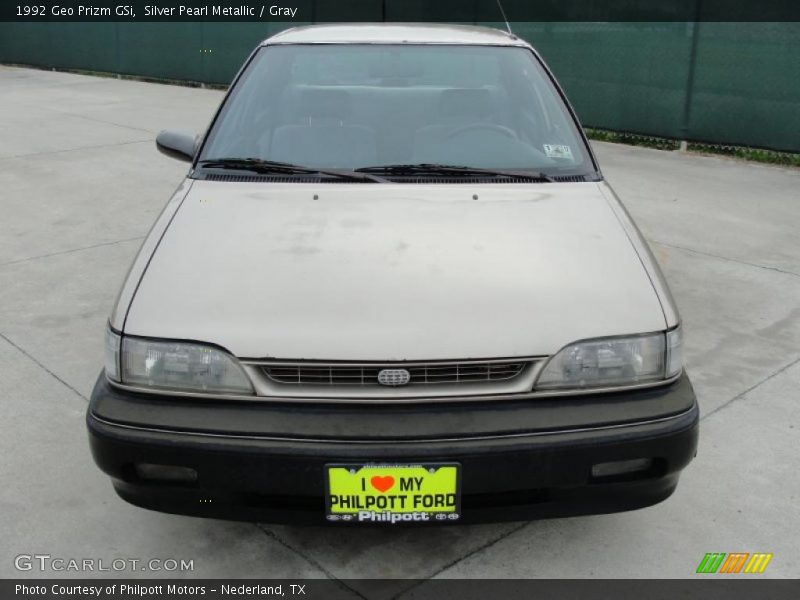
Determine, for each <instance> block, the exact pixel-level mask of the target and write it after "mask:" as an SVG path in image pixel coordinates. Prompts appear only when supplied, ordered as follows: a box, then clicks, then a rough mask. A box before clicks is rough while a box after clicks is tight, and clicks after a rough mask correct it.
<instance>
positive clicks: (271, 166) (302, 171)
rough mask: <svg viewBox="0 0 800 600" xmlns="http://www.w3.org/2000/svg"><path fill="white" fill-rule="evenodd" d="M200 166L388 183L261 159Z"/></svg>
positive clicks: (353, 173)
mask: <svg viewBox="0 0 800 600" xmlns="http://www.w3.org/2000/svg"><path fill="white" fill-rule="evenodd" d="M198 164H199V165H200V166H201V167H205V168H210V169H236V170H241V171H252V172H254V173H282V174H284V175H325V176H327V177H335V178H337V179H348V180H351V181H361V182H371V183H388V181H387V180H386V179H384V178H383V177H378V176H377V175H372V174H370V173H359V172H356V171H346V170H340V169H317V168H316V167H304V166H302V165H293V164H291V163H285V162H277V161H274V160H264V159H261V158H209V159H206V160H201V161H199V162H198Z"/></svg>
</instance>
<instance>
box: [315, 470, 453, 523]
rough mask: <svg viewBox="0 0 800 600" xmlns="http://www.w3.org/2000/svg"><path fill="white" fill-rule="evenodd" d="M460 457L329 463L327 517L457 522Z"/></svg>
mask: <svg viewBox="0 0 800 600" xmlns="http://www.w3.org/2000/svg"><path fill="white" fill-rule="evenodd" d="M460 470H461V469H460V465H459V464H457V463H424V464H406V465H398V464H383V463H370V464H357V465H353V464H331V465H326V466H325V475H326V482H325V489H326V491H327V494H326V496H327V497H326V500H327V508H326V518H327V519H328V521H336V522H351V523H365V524H370V523H371V524H382V523H385V524H395V523H413V522H416V523H424V522H448V521H449V522H453V521H458V519H459V518H460V517H461V473H460Z"/></svg>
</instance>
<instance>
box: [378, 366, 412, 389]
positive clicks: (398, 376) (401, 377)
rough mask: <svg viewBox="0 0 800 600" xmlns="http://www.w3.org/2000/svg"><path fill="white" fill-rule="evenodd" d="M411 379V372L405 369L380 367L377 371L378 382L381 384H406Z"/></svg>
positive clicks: (394, 385) (393, 385)
mask: <svg viewBox="0 0 800 600" xmlns="http://www.w3.org/2000/svg"><path fill="white" fill-rule="evenodd" d="M410 380H411V373H409V372H408V371H406V370H405V369H382V370H381V371H380V372H379V373H378V383H380V384H381V385H390V386H392V387H396V386H398V385H406V384H407V383H408V382H409V381H410Z"/></svg>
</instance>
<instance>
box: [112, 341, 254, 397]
mask: <svg viewBox="0 0 800 600" xmlns="http://www.w3.org/2000/svg"><path fill="white" fill-rule="evenodd" d="M117 339H118V340H119V337H117ZM107 347H108V343H107ZM119 365H120V373H119V377H118V379H117V380H118V381H121V382H122V383H125V384H129V385H137V386H143V387H152V388H159V389H166V390H175V391H181V392H204V393H226V394H248V395H250V394H253V386H252V384H251V383H250V379H249V378H248V377H247V375H246V374H245V372H244V370H243V369H242V367H241V366H240V365H239V363H238V361H237V360H236V359H235V358H234V357H232V356H231V355H229V354H227V353H226V352H223V351H222V350H219V349H217V348H213V347H211V346H204V345H202V344H191V343H184V342H162V341H154V340H148V339H140V338H129V337H123V338H122V344H121V349H120V360H119ZM109 372H110V370H109V366H108V364H107V365H106V373H109ZM109 377H110V378H111V379H114V377H113V376H112V375H109Z"/></svg>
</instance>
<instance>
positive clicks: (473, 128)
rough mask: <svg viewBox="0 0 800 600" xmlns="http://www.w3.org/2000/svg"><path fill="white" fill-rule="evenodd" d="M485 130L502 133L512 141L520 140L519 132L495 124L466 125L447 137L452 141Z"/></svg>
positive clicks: (446, 137)
mask: <svg viewBox="0 0 800 600" xmlns="http://www.w3.org/2000/svg"><path fill="white" fill-rule="evenodd" d="M481 129H484V130H486V131H495V132H497V133H501V134H503V135H504V136H506V137H508V138H511V139H512V140H518V139H519V136H518V135H517V132H516V131H514V130H513V129H510V128H508V127H506V126H505V125H496V124H494V123H474V124H472V125H464V126H463V127H459V128H458V129H454V130H453V131H451V132H450V133H448V134H447V135H446V136H445V139H446V140H450V139H452V138H454V137H457V136H459V135H461V134H463V133H467V132H469V131H478V130H481Z"/></svg>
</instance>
